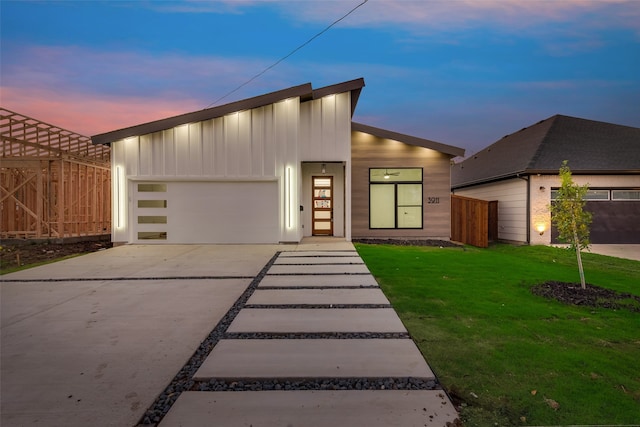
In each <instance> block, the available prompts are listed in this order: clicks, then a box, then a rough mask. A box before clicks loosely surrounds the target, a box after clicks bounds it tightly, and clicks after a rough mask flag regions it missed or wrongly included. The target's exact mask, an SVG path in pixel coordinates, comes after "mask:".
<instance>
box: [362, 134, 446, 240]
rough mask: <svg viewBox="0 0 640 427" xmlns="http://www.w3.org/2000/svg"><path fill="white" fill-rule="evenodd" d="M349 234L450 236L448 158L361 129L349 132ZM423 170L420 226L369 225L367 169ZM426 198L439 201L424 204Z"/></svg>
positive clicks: (411, 236) (441, 237)
mask: <svg viewBox="0 0 640 427" xmlns="http://www.w3.org/2000/svg"><path fill="white" fill-rule="evenodd" d="M351 161H352V188H353V192H352V196H351V197H352V201H351V204H352V215H351V218H352V236H353V237H354V238H358V237H386V238H392V237H402V238H440V239H447V240H448V239H449V236H450V233H451V213H450V212H451V197H450V192H451V190H450V188H451V181H450V173H451V172H450V157H449V156H448V155H446V154H443V153H440V152H439V151H435V150H431V149H428V148H424V147H418V146H415V145H410V144H405V143H402V142H399V141H395V140H391V139H384V138H379V137H376V136H374V135H370V134H367V133H364V132H358V131H353V132H352V134H351ZM401 167H402V168H405V167H407V168H410V167H417V168H422V170H423V177H422V178H423V181H422V184H423V185H422V191H423V206H422V207H423V228H422V229H370V228H369V169H370V168H401ZM429 198H434V199H436V198H437V200H438V203H431V204H429V203H427V201H428V199H429Z"/></svg>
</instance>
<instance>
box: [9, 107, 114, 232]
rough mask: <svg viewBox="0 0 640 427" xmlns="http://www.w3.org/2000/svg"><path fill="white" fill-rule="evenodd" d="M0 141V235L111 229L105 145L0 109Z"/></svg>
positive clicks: (108, 168) (107, 156)
mask: <svg viewBox="0 0 640 427" xmlns="http://www.w3.org/2000/svg"><path fill="white" fill-rule="evenodd" d="M0 141H1V142H2V147H1V148H0V150H1V151H0V220H1V222H0V223H1V225H2V227H1V228H0V238H2V239H16V238H18V239H60V240H61V239H66V238H71V237H83V236H102V235H105V234H109V233H110V232H111V159H110V156H111V153H110V147H109V146H107V145H94V144H92V143H91V139H90V138H89V137H87V136H83V135H80V134H77V133H75V132H72V131H69V130H66V129H62V128H60V127H58V126H54V125H51V124H48V123H44V122H41V121H39V120H36V119H34V118H31V117H27V116H25V115H22V114H19V113H16V112H13V111H10V110H7V109H5V108H0Z"/></svg>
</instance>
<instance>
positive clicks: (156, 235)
mask: <svg viewBox="0 0 640 427" xmlns="http://www.w3.org/2000/svg"><path fill="white" fill-rule="evenodd" d="M138 240H167V233H166V232H165V231H139V232H138Z"/></svg>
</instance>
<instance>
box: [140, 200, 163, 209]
mask: <svg viewBox="0 0 640 427" xmlns="http://www.w3.org/2000/svg"><path fill="white" fill-rule="evenodd" d="M138 207H139V208H166V207H167V201H166V200H138Z"/></svg>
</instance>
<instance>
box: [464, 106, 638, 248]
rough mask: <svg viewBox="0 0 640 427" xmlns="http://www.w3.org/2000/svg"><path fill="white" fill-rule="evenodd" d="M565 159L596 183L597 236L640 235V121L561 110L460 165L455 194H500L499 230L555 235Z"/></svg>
mask: <svg viewBox="0 0 640 427" xmlns="http://www.w3.org/2000/svg"><path fill="white" fill-rule="evenodd" d="M564 160H567V161H568V166H569V168H570V169H571V172H572V174H573V180H574V182H576V183H577V184H580V185H585V184H588V186H589V193H588V194H587V197H586V198H587V204H586V207H585V209H586V210H588V211H591V212H592V214H593V223H592V225H591V242H592V243H636V244H637V243H640V129H639V128H633V127H628V126H621V125H616V124H611V123H604V122H598V121H593V120H585V119H580V118H575V117H568V116H562V115H556V116H553V117H550V118H548V119H546V120H542V121H540V122H538V123H536V124H534V125H532V126H530V127H527V128H524V129H522V130H520V131H518V132H515V133H513V134H511V135H507V136H505V137H504V138H502V139H500V140H499V141H497V142H495V143H494V144H492V145H490V146H488V147H487V148H485V149H483V150H482V151H480V152H479V153H477V154H475V155H473V156H471V157H469V158H467V159H465V160H464V161H462V162H460V163H458V164H456V165H454V166H453V167H452V172H451V176H452V178H451V181H452V182H451V184H452V191H453V193H454V194H456V195H461V196H466V197H471V198H475V199H480V200H487V201H493V200H497V201H498V238H499V239H500V240H504V241H511V242H519V243H528V244H549V243H556V242H557V236H556V231H555V229H554V228H553V227H551V214H550V212H549V206H550V204H551V203H552V202H553V200H554V197H555V194H556V190H557V189H558V188H559V186H560V179H559V177H558V170H559V169H560V166H561V165H562V162H563V161H564Z"/></svg>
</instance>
